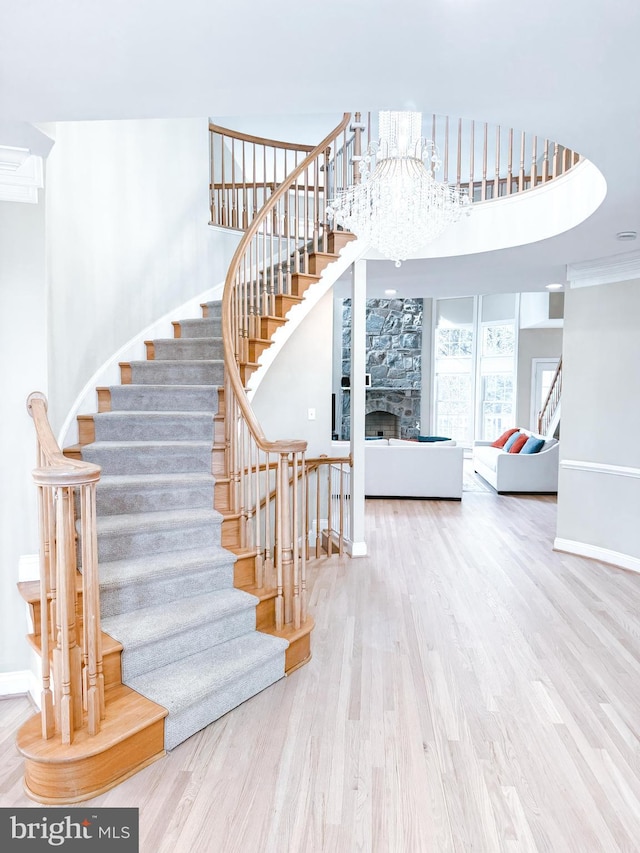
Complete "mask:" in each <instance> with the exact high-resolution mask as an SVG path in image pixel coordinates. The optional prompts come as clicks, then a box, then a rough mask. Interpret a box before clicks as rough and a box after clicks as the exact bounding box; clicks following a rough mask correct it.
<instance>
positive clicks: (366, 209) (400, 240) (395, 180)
mask: <svg viewBox="0 0 640 853" xmlns="http://www.w3.org/2000/svg"><path fill="white" fill-rule="evenodd" d="M378 119H379V125H378V126H379V134H380V139H379V140H378V141H377V142H374V143H371V144H370V145H369V147H368V148H367V150H366V151H365V154H364V156H363V157H362V159H361V160H360V164H359V166H360V182H359V183H357V184H354V185H353V186H350V187H347V188H346V189H345V190H343V191H342V192H339V193H338V194H337V195H336V198H334V199H332V200H331V201H330V203H329V206H328V208H327V213H328V216H329V219H330V220H333V223H334V224H335V225H341V226H342V227H343V228H346V229H347V230H349V231H353V233H354V234H356V235H357V236H358V237H359V238H360V239H363V240H366V241H367V242H368V243H369V244H370V245H371V246H372V247H373V248H374V249H377V250H378V251H379V252H381V254H383V255H384V256H385V257H388V258H391V259H392V260H395V262H396V266H397V267H399V266H400V263H401V261H403V260H406V259H407V258H409V257H411V256H412V255H413V256H415V255H416V253H418V252H419V251H420V249H422V248H423V247H424V246H425V244H426V243H429V242H430V241H432V240H434V239H435V238H436V237H437V236H438V235H439V234H441V233H442V232H443V231H444V230H445V228H447V226H449V225H451V224H452V223H454V222H456V221H457V220H458V219H459V218H460V217H461V216H462V214H463V213H464V212H466V213H469V211H470V206H469V197H468V194H467V192H466V190H459V189H456V187H450V186H449V185H448V184H447V183H444V182H440V181H436V180H435V178H434V172H435V171H436V170H437V169H439V168H440V159H439V157H438V152H437V149H436V147H435V145H434V143H433V142H432V141H431V140H427V139H424V138H423V137H422V136H421V131H422V113H417V112H390V111H385V112H380V113H379V114H378Z"/></svg>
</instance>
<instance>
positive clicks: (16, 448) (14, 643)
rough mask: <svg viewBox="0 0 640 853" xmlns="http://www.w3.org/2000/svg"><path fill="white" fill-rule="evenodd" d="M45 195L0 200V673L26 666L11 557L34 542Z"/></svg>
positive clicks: (43, 386)
mask: <svg viewBox="0 0 640 853" xmlns="http://www.w3.org/2000/svg"><path fill="white" fill-rule="evenodd" d="M45 319H46V294H45V228H44V202H43V201H40V203H39V204H19V203H15V202H0V361H1V363H2V417H1V418H0V446H1V447H2V448H3V461H2V476H1V478H0V506H1V511H0V565H1V566H2V572H1V573H0V674H2V673H6V672H11V671H17V670H22V669H25V668H26V667H27V666H28V661H29V647H28V646H27V643H26V641H25V639H24V635H25V633H26V632H27V622H26V618H25V614H26V605H25V604H24V602H23V601H22V599H21V598H20V597H19V595H18V592H17V589H16V583H17V581H18V561H19V559H20V556H21V555H23V554H33V553H35V552H36V551H37V548H38V544H37V543H38V536H37V529H36V519H37V508H36V489H35V486H34V485H33V481H32V480H31V471H32V469H33V468H34V467H35V433H34V430H33V422H32V421H31V418H30V417H29V416H28V414H27V410H26V407H25V402H26V399H27V396H28V395H29V393H30V392H31V391H36V390H37V391H44V392H46V391H47V358H46V322H45Z"/></svg>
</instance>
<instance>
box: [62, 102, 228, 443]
mask: <svg viewBox="0 0 640 853" xmlns="http://www.w3.org/2000/svg"><path fill="white" fill-rule="evenodd" d="M54 132H55V138H56V143H55V146H54V148H53V151H52V153H51V155H50V156H49V160H48V162H47V175H46V182H47V246H48V251H47V261H48V271H49V312H48V319H49V363H50V375H49V400H50V416H51V421H52V425H53V428H54V432H57V431H58V430H59V428H60V426H61V425H62V422H63V421H64V418H65V416H66V414H67V412H68V410H69V409H70V407H71V406H72V404H73V402H74V400H75V399H76V397H77V395H78V394H79V393H80V391H81V389H82V387H83V386H84V384H85V382H86V381H87V380H88V379H89V378H90V377H91V376H92V375H93V373H94V372H95V370H96V369H97V368H98V367H99V366H100V365H102V364H103V363H104V362H105V361H106V360H107V359H108V358H109V356H110V355H111V354H112V353H113V352H115V351H116V350H117V349H119V347H121V346H122V345H123V344H125V343H126V342H127V341H129V340H130V339H131V338H132V337H133V336H134V335H135V334H136V333H137V332H139V331H140V330H141V329H142V328H145V327H146V326H148V325H149V324H150V323H151V322H153V321H154V320H155V319H157V318H158V317H160V316H162V315H164V314H166V313H167V312H168V311H170V310H171V309H173V308H174V307H176V306H179V305H181V304H182V303H184V302H186V301H187V300H188V299H190V298H191V297H193V296H195V295H197V294H199V293H201V292H203V291H205V290H206V289H207V288H209V287H211V286H212V285H214V284H217V283H218V282H219V281H221V280H222V279H223V278H224V273H225V271H226V259H220V258H217V257H216V253H215V239H214V238H213V237H212V231H211V229H210V228H209V227H208V224H207V223H208V221H209V193H208V174H209V149H208V145H209V142H208V120H207V119H205V118H198V119H181V120H147V121H116V122H69V123H64V124H57V125H56V126H55V130H54Z"/></svg>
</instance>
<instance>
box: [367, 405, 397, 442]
mask: <svg viewBox="0 0 640 853" xmlns="http://www.w3.org/2000/svg"><path fill="white" fill-rule="evenodd" d="M364 434H365V438H400V418H399V417H398V416H397V415H392V414H391V412H383V411H381V410H379V409H378V410H376V411H374V412H369V413H368V414H366V415H365V417H364Z"/></svg>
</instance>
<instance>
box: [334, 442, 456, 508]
mask: <svg viewBox="0 0 640 853" xmlns="http://www.w3.org/2000/svg"><path fill="white" fill-rule="evenodd" d="M348 447H349V444H348V443H347V442H335V443H334V452H336V453H348V452H349V451H348ZM463 455H464V449H463V448H462V447H459V446H457V445H456V443H455V441H435V442H422V441H420V442H418V441H404V440H402V439H396V438H389V439H386V438H382V439H373V440H372V441H366V442H365V448H364V464H365V471H364V493H365V495H366V496H367V497H376V498H377V497H390V498H391V497H399V498H448V499H450V500H451V499H453V500H460V499H461V498H462V464H463Z"/></svg>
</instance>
